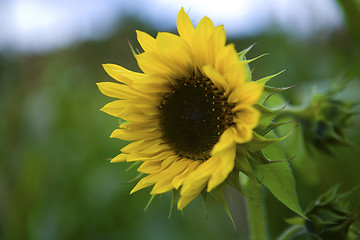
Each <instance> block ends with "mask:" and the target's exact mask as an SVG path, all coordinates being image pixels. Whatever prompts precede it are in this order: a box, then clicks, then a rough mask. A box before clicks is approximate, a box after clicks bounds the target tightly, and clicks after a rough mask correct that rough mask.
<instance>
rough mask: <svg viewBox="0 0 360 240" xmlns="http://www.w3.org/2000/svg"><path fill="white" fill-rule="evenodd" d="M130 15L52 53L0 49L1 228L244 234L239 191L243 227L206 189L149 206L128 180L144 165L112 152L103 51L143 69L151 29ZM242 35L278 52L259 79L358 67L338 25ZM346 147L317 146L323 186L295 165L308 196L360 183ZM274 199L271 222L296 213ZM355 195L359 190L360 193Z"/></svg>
mask: <svg viewBox="0 0 360 240" xmlns="http://www.w3.org/2000/svg"><path fill="white" fill-rule="evenodd" d="M123 26H131V28H130V27H127V28H122V29H120V30H119V31H118V33H116V34H114V35H113V36H112V38H110V39H107V40H103V41H98V42H87V43H83V44H79V45H76V46H72V47H70V48H68V49H64V50H57V51H54V52H51V53H49V54H46V55H19V54H12V53H3V54H2V55H1V56H0V110H1V121H0V158H1V162H0V219H1V220H0V238H1V239H247V238H248V237H247V226H246V218H245V217H246V216H245V210H244V208H243V199H242V197H241V196H240V195H239V194H237V193H232V195H233V196H232V198H233V199H232V202H231V203H230V206H231V210H232V212H233V215H234V218H235V223H236V225H237V232H236V231H235V230H234V229H233V227H232V224H231V221H230V220H229V219H228V218H227V216H226V214H225V212H224V211H223V210H222V209H221V206H220V205H218V204H216V202H215V201H214V200H212V199H211V198H209V201H208V202H209V204H208V207H207V214H208V217H206V213H205V210H204V208H203V204H202V202H201V200H200V199H197V200H196V201H195V202H194V203H191V204H190V205H189V206H188V207H187V208H186V209H185V210H184V213H183V215H184V216H182V214H181V212H177V211H174V212H173V215H172V217H171V219H170V220H167V215H168V211H169V206H170V194H165V195H164V196H162V197H160V198H155V200H154V201H153V203H152V205H151V206H150V208H149V209H148V211H147V212H145V213H143V212H142V210H143V208H144V207H145V205H146V203H147V200H148V199H149V191H148V190H144V191H140V192H139V193H136V194H134V195H129V194H128V193H129V191H130V189H131V188H132V187H133V186H134V183H130V184H126V182H127V181H129V180H131V179H132V177H134V176H135V175H136V173H135V170H131V171H129V172H125V169H126V168H127V167H128V166H129V165H127V164H110V163H109V162H108V161H107V160H108V159H109V158H112V157H114V156H115V155H116V154H118V153H119V150H120V148H121V146H123V145H124V144H125V143H124V142H122V141H120V140H116V139H109V138H108V136H109V135H110V133H111V131H112V130H114V129H115V128H116V127H117V125H118V122H117V121H118V120H117V119H115V118H113V117H111V116H108V115H106V114H104V113H102V112H100V111H99V109H100V108H101V107H102V106H103V105H104V104H105V103H107V102H109V101H111V99H110V98H107V97H105V96H103V95H101V94H100V92H99V91H98V89H97V87H96V85H95V83H96V82H100V81H112V80H111V78H110V77H108V76H107V75H106V73H105V72H104V71H103V69H102V67H101V64H103V63H108V62H111V63H116V64H119V65H122V66H125V67H127V68H129V69H131V70H138V67H137V66H136V62H135V59H134V58H133V56H132V53H131V51H130V48H129V47H128V43H127V39H129V41H130V42H132V44H133V45H134V47H139V46H138V45H137V43H136V40H135V29H141V30H147V28H146V27H145V26H143V25H139V23H136V22H134V21H133V20H132V22H129V24H123ZM154 35H155V34H153V36H154ZM230 41H231V42H232V41H233V40H230ZM234 41H235V42H236V46H237V49H238V50H241V49H243V48H246V47H248V46H249V45H251V44H253V43H254V42H257V43H258V44H257V45H256V46H255V47H254V49H253V50H252V51H251V52H250V53H249V57H255V56H257V55H259V54H262V53H265V52H268V53H270V54H271V55H270V56H269V57H264V58H262V59H260V60H257V61H256V62H255V63H253V64H251V65H252V67H254V74H253V75H254V78H255V79H257V78H260V77H263V76H266V75H269V74H272V73H275V72H278V71H280V70H282V69H287V71H286V72H285V73H283V74H282V75H281V76H279V77H277V78H276V79H274V80H273V82H272V83H273V84H274V85H276V86H284V85H286V86H287V85H294V84H297V85H299V86H298V87H297V88H300V89H301V85H302V84H305V83H309V82H312V81H314V80H322V79H329V81H330V79H331V78H334V77H337V76H338V75H339V74H342V73H343V74H344V75H345V77H356V76H360V74H359V71H360V70H359V69H358V66H360V59H359V58H358V56H359V53H360V51H359V48H358V47H356V45H354V44H353V43H351V40H350V39H349V38H348V36H347V35H346V33H344V32H342V31H340V30H339V32H335V33H334V34H333V35H331V36H326V35H324V36H321V35H319V36H316V37H314V38H313V39H303V40H299V39H292V38H290V37H288V36H284V35H281V34H275V33H273V34H264V35H263V36H257V37H254V38H252V39H235V40H234ZM355 86H357V88H358V87H359V85H355ZM359 90H360V88H358V89H357V91H359ZM294 91H296V89H295V90H290V91H288V92H286V93H285V98H287V99H290V100H291V103H294V104H296V103H298V102H300V99H297V98H296V96H295V95H294ZM357 119H358V118H357ZM355 127H359V124H354V129H353V130H352V131H351V133H352V139H353V140H354V141H355V144H356V146H359V144H360V143H359V129H358V128H355ZM357 150H358V149H357ZM339 156H340V157H339V159H338V160H333V159H328V158H326V157H324V156H317V158H319V159H320V160H319V163H320V169H321V171H320V178H321V185H319V186H308V185H306V184H305V183H303V182H302V181H301V178H302V176H299V175H298V172H297V171H296V169H295V170H294V173H295V176H296V178H297V179H298V181H297V186H298V190H299V198H300V202H301V204H302V206H303V207H305V206H306V204H308V203H309V202H310V201H312V200H314V199H315V198H316V197H317V196H318V195H319V194H321V193H323V192H325V191H326V190H327V189H328V188H330V187H331V186H332V185H334V184H336V183H338V182H339V181H343V182H344V186H345V189H346V188H350V187H352V186H355V185H356V184H359V183H360V181H359V178H358V177H357V176H358V175H357V174H358V173H357V170H359V169H360V162H359V161H358V152H357V151H356V150H353V149H348V148H347V149H339ZM266 199H267V204H268V206H271V207H269V210H268V219H269V223H270V232H271V234H272V235H276V234H278V233H279V232H280V231H281V230H282V228H283V227H285V226H286V224H285V223H284V221H283V220H284V218H285V217H289V216H292V213H291V212H290V211H289V210H288V209H286V208H285V207H284V206H282V205H281V203H279V202H278V201H277V200H276V199H274V198H273V197H272V196H271V195H269V194H268V195H267V198H266ZM354 199H355V200H360V195H359V193H356V194H355V195H354ZM359 202H360V201H359Z"/></svg>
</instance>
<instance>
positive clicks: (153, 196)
mask: <svg viewBox="0 0 360 240" xmlns="http://www.w3.org/2000/svg"><path fill="white" fill-rule="evenodd" d="M155 196H156V195H151V197H150V199H149V201H148V202H147V204H146V206H145V208H144V212H146V210H147V209H148V207H149V206H150V204H151V202H152V200H154V198H155Z"/></svg>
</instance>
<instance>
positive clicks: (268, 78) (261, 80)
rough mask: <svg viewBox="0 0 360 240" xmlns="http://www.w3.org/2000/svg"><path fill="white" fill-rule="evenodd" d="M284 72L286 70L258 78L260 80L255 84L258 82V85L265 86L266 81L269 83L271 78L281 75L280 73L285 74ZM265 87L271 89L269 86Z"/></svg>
mask: <svg viewBox="0 0 360 240" xmlns="http://www.w3.org/2000/svg"><path fill="white" fill-rule="evenodd" d="M285 71H286V69H284V70H282V71H280V72H278V73H275V74H273V75H270V76H267V77H263V78H260V79H258V80H256V82H258V83H263V84H264V85H265V84H266V83H267V82H268V81H270V80H271V79H272V78H274V77H276V76H278V75H280V74H282V73H283V72H285ZM265 86H266V85H265ZM266 87H268V88H271V87H269V86H266Z"/></svg>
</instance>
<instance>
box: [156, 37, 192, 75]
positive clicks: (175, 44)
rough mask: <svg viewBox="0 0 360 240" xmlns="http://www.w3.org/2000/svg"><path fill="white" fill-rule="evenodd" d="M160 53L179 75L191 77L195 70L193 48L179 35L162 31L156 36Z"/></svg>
mask: <svg viewBox="0 0 360 240" xmlns="http://www.w3.org/2000/svg"><path fill="white" fill-rule="evenodd" d="M156 46H157V49H158V51H159V55H160V56H161V57H162V58H164V61H165V63H166V64H167V65H168V67H169V68H171V69H172V70H173V71H174V72H176V73H177V75H179V76H184V77H189V76H190V75H191V74H192V72H193V68H194V67H193V62H192V53H191V48H190V47H189V45H188V44H186V42H185V41H184V40H183V39H182V38H180V37H179V36H177V35H174V34H171V33H166V32H160V33H159V34H158V36H157V37H156Z"/></svg>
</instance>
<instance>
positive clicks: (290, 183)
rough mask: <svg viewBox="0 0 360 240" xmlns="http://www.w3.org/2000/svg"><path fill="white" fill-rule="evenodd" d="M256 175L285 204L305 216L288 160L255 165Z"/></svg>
mask: <svg viewBox="0 0 360 240" xmlns="http://www.w3.org/2000/svg"><path fill="white" fill-rule="evenodd" d="M253 169H254V172H255V175H256V177H257V178H258V179H259V180H260V181H261V182H262V183H263V184H264V185H265V186H266V187H267V188H268V189H269V190H270V191H271V192H272V194H274V196H275V197H276V198H278V199H279V200H280V201H281V202H282V203H283V204H285V206H287V207H288V208H290V209H291V210H293V211H294V212H296V213H297V214H299V215H300V216H302V217H304V218H306V217H305V215H304V213H303V211H302V209H301V207H300V205H299V201H298V197H297V193H296V187H295V179H294V177H293V174H292V171H291V168H290V166H289V163H288V162H277V163H272V164H265V165H254V166H253Z"/></svg>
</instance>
